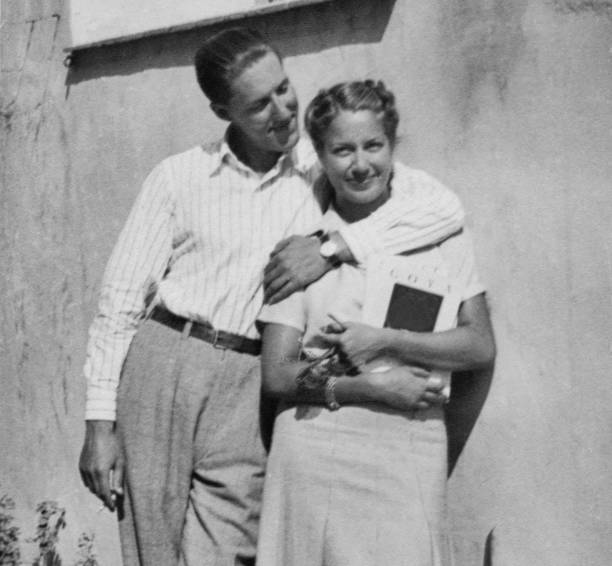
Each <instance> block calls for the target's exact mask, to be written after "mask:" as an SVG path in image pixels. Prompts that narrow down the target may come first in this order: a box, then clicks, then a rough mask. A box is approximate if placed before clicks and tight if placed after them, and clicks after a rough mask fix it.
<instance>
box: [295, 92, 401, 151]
mask: <svg viewBox="0 0 612 566" xmlns="http://www.w3.org/2000/svg"><path fill="white" fill-rule="evenodd" d="M343 110H349V111H351V112H357V111H359V110H371V111H372V112H374V113H375V114H380V115H381V116H382V121H383V129H384V131H385V135H386V136H387V138H388V139H389V141H390V142H391V146H394V145H395V141H396V139H397V124H398V122H399V115H398V113H397V109H396V108H395V96H394V95H393V93H392V92H391V91H390V90H388V89H387V87H386V86H385V84H384V83H383V82H382V81H376V82H375V81H373V80H365V81H351V82H344V83H338V84H337V85H334V86H332V87H331V88H328V89H322V90H320V91H319V93H318V94H317V95H316V96H315V97H314V98H313V99H312V101H311V102H310V104H309V105H308V107H307V108H306V112H305V115H304V124H305V126H306V131H307V132H308V134H309V135H310V139H311V140H312V143H313V144H314V146H315V149H316V150H317V151H321V149H322V148H323V141H324V136H325V133H326V132H327V129H328V128H329V125H330V124H331V123H332V121H333V120H334V118H335V117H336V116H337V115H338V114H339V113H340V112H341V111H343Z"/></svg>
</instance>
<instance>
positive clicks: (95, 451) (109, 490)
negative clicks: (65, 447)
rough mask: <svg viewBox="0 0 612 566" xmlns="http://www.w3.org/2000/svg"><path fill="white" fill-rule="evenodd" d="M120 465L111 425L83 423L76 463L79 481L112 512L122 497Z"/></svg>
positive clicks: (122, 465) (119, 454)
mask: <svg viewBox="0 0 612 566" xmlns="http://www.w3.org/2000/svg"><path fill="white" fill-rule="evenodd" d="M123 470H124V462H123V458H122V456H121V453H120V450H119V442H118V440H117V435H116V433H115V423H114V422H112V421H87V429H86V432H85V441H84V442H83V449H82V450H81V458H80V460H79V471H80V472H81V479H82V480H83V483H84V484H85V485H86V486H87V487H88V488H89V490H90V491H91V492H92V493H94V494H95V495H97V496H98V497H99V498H100V499H101V500H102V501H103V502H104V505H106V507H108V508H109V509H110V510H111V511H114V510H115V501H116V498H117V497H120V496H122V495H123Z"/></svg>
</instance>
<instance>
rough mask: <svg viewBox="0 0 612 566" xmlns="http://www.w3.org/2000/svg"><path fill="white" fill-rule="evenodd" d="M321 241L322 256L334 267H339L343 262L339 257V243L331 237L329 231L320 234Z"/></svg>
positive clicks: (320, 250)
mask: <svg viewBox="0 0 612 566" xmlns="http://www.w3.org/2000/svg"><path fill="white" fill-rule="evenodd" d="M319 241H320V242H321V247H320V248H319V253H320V254H321V256H323V257H324V258H325V259H326V260H327V261H329V263H330V264H331V265H332V267H338V266H339V265H340V264H341V263H342V261H341V260H340V258H339V257H338V244H337V243H336V242H334V241H333V240H332V239H331V238H330V237H329V234H328V233H327V232H325V233H323V234H321V235H320V236H319Z"/></svg>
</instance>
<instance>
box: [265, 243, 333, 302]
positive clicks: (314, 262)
mask: <svg viewBox="0 0 612 566" xmlns="http://www.w3.org/2000/svg"><path fill="white" fill-rule="evenodd" d="M320 245H321V244H320V243H319V240H318V239H317V238H313V237H306V236H291V237H289V238H287V239H285V240H282V241H280V242H279V243H278V244H277V245H276V247H275V248H274V250H273V251H272V253H271V254H270V261H269V262H268V265H266V268H265V269H264V302H265V303H269V304H272V305H273V304H274V303H278V302H280V301H282V300H283V299H286V298H287V297H288V296H289V295H291V294H293V293H295V291H300V290H301V289H304V288H306V287H307V286H308V285H310V284H311V283H312V282H314V281H316V280H317V279H320V278H321V277H322V276H323V275H324V274H325V273H327V272H328V271H329V270H330V269H331V265H330V264H329V262H328V261H327V260H326V259H325V258H324V257H323V256H321V254H320V253H319V248H320Z"/></svg>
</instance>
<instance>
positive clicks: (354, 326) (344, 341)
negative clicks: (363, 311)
mask: <svg viewBox="0 0 612 566" xmlns="http://www.w3.org/2000/svg"><path fill="white" fill-rule="evenodd" d="M330 318H332V320H333V323H332V324H330V325H328V326H327V327H325V328H322V329H321V334H320V336H321V338H322V339H323V340H324V341H325V342H326V343H327V344H329V345H330V346H332V345H333V346H337V347H338V348H339V350H340V351H341V352H342V354H343V355H344V356H346V357H347V358H348V360H349V361H350V362H351V363H352V364H353V365H354V366H355V367H359V366H362V365H363V364H367V363H368V362H369V361H371V360H373V359H375V358H378V357H380V356H381V355H382V354H383V353H384V350H385V346H386V343H385V339H384V337H385V329H383V328H375V327H373V326H369V325H367V324H362V323H360V322H341V321H338V320H336V319H335V318H333V317H331V315H330Z"/></svg>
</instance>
